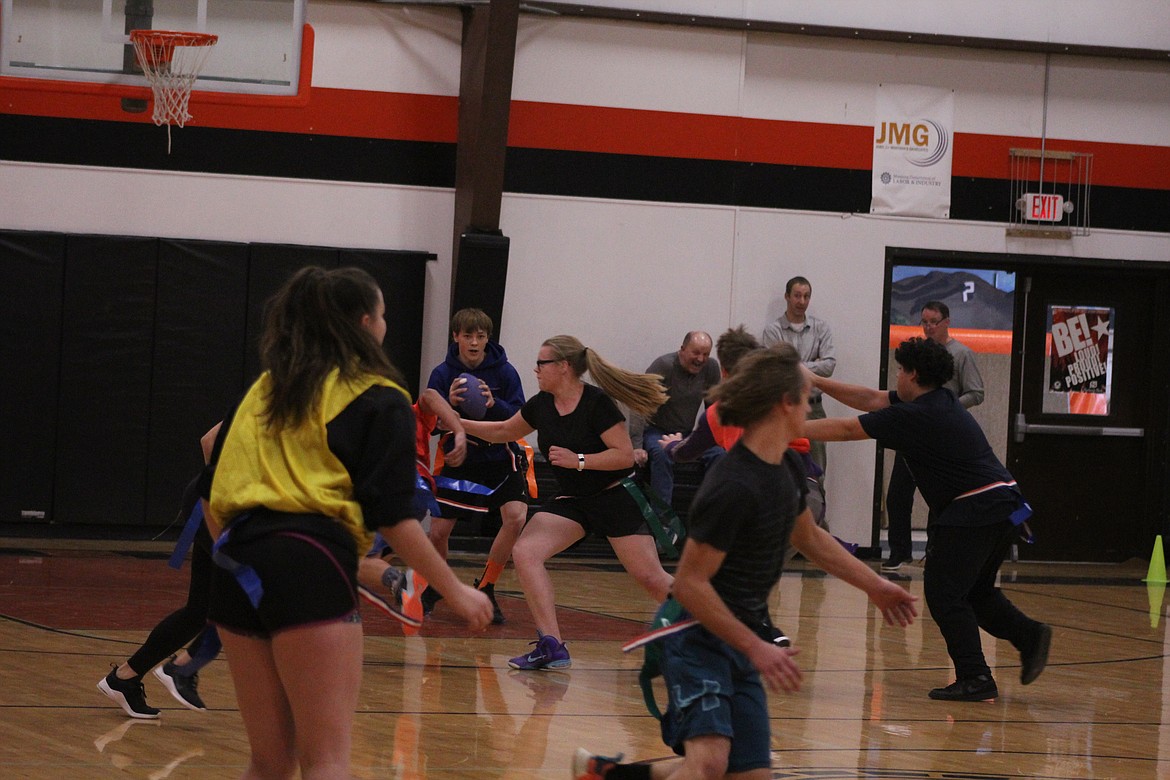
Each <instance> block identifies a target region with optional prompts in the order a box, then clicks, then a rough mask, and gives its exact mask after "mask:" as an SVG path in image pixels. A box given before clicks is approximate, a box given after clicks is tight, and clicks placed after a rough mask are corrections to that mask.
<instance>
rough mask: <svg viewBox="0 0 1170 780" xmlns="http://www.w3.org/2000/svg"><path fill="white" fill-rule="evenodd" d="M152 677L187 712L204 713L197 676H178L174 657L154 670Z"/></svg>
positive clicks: (204, 708)
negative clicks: (156, 679)
mask: <svg viewBox="0 0 1170 780" xmlns="http://www.w3.org/2000/svg"><path fill="white" fill-rule="evenodd" d="M154 676H155V677H157V678H158V679H159V681H160V682H161V683H162V684H163V687H165V688H166V689H167V690H168V691H170V694H171V696H174V697H175V699H176V700H177V701H178V702H179V704H182V705H183V706H184V707H186V708H187V709H189V710H198V711H199V712H204V711H205V710H206V709H207V705H206V704H204V703H203V699H201V698H199V674H198V672H197V673H195V674H180V673H179V670H178V667H176V666H175V657H174V656H173V655H172V656H171V660H169V661H167V662H166V663H165V664H163V665H162V666H156V667H155V668H154Z"/></svg>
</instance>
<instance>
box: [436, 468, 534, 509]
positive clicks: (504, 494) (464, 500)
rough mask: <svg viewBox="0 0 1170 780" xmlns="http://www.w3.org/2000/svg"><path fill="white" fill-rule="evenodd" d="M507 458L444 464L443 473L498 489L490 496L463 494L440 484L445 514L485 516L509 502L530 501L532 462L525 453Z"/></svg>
mask: <svg viewBox="0 0 1170 780" xmlns="http://www.w3.org/2000/svg"><path fill="white" fill-rule="evenodd" d="M512 454H513V457H511V458H507V459H505V460H490V461H484V462H481V463H471V464H467V465H463V466H444V467H443V470H442V471H441V472H440V474H441V476H444V477H448V478H450V479H457V480H464V481H467V482H475V483H476V484H479V485H483V486H484V487H486V488H488V489H494V492H493V493H492V494H491V495H490V496H474V495H461V494H459V493H458V492H456V491H451V490H447V489H444V488H443V487H442V486H440V487H439V490H438V494H437V498H438V501H439V508H440V510H441V511H442V512H443V517H446V518H452V519H460V518H467V517H482V516H483V514H484V513H485V512H487V511H489V510H491V509H499V508H500V507H502V506H503V505H504V504H507V503H508V502H509V501H523V502H525V503H527V502H528V461H527V458H525V457H524V456H523V455H520V456H517V455H516V454H515V453H514V452H513V453H512Z"/></svg>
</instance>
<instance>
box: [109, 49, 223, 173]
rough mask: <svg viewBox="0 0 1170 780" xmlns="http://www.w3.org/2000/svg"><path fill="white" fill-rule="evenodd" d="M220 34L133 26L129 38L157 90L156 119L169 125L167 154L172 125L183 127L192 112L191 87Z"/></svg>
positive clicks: (155, 121) (152, 85) (154, 89)
mask: <svg viewBox="0 0 1170 780" xmlns="http://www.w3.org/2000/svg"><path fill="white" fill-rule="evenodd" d="M218 40H219V36H218V35H208V34H207V33H192V32H171V31H169V30H131V31H130V42H131V43H133V44H134V53H135V54H137V55H138V64H139V65H140V66H142V73H143V75H144V76H146V80H147V81H149V82H150V90H151V92H153V93H154V114H153V118H154V123H155V124H156V125H161V124H166V126H167V154H170V152H171V125H172V124H175V125H178V126H179V127H182V126H183V125H184V124H185V123H186V122H187V120H188V119H190V118H191V114H190V113H189V112H188V111H187V101H188V100H190V98H191V88H192V87H193V86H195V79H196V78H197V77H198V76H199V71H201V70H203V63H205V62H207V55H208V54H210V53H211V47H212V46H214V45H215V44H216V41H218Z"/></svg>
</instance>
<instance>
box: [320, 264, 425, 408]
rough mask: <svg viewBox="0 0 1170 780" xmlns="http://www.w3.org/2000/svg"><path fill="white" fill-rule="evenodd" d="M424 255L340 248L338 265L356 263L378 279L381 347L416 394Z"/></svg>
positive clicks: (420, 345) (421, 317) (419, 359)
mask: <svg viewBox="0 0 1170 780" xmlns="http://www.w3.org/2000/svg"><path fill="white" fill-rule="evenodd" d="M426 261H427V256H426V255H423V254H420V253H418V252H382V251H366V250H355V249H342V250H341V252H340V255H339V257H338V265H341V266H351V265H352V266H356V267H358V268H361V269H362V270H363V271H366V272H368V273H369V274H370V275H371V276H373V277H374V278H375V279H377V280H378V286H379V287H381V288H382V296H383V297H384V298H385V299H386V340H385V341H383V342H382V346H383V347H384V348H385V350H386V354H387V355H389V357H390V360H391V362H393V363H394V365H395V366H397V367H398V370H399V371H401V372H402V374H403V376H405V377H406V389H407V390H408V391H410V394H411V395H412V396H414V397H416V398H417V397H418V393H419V363H420V362H421V361H422V324H423V296H422V295H420V294H419V291H420V290H423V289H424V287H425V285H426V274H427V268H426Z"/></svg>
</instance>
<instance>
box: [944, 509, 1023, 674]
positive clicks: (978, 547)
mask: <svg viewBox="0 0 1170 780" xmlns="http://www.w3.org/2000/svg"><path fill="white" fill-rule="evenodd" d="M1016 535H1017V534H1016V527H1015V526H1014V525H1012V523H1011V521H1010V520H1004V521H1002V522H998V523H994V524H992V525H984V526H977V527H974V528H972V527H967V526H953V525H935V526H933V527H932V528H931V532H930V538H929V540H928V542H927V548H926V570H925V574H924V579H923V584H924V586H925V592H926V605H927V607H929V608H930V615H931V617H932V618H934V622H935V623H936V624H937V625H938V628H939V631H941V632H942V635H943V639H944V640H946V644H947V654H948V655H950V657H951V661H952V663H954V665H955V677H956V678H957V679H960V680H964V679H968V678H970V677H977V676H979V675H981V674H988V675H989V674H991V670H990V669H989V668H988V666H987V661H986V660H985V659H984V657H983V647H982V645H981V644H980V640H979V629H983V630H984V631H986V632H987V633H989V634H991V635H992V636H993V637H995V638H997V639H1006V640H1007V641H1009V642H1011V643H1012V645H1014V646H1015V648H1016V649H1017V650H1021V651H1023V650H1026V649H1028V648H1029V647H1031V645H1032V643H1033V642H1034V641H1035V638H1036V634H1037V632H1038V631H1039V629H1040V624H1039V623H1037V622H1036V621H1035V620H1033V619H1032V618H1030V617H1028V616H1027V615H1025V614H1024V613H1023V612H1021V611H1020V610H1019V609H1017V608H1016V606H1015V605H1014V604H1012V602H1011V601H1009V600H1008V598H1007V596H1005V595H1003V592H1002V591H1001V590H1000V589H999V588H997V587H996V585H995V578H996V575H997V574H998V573H999V567H1000V565H1001V564H1002V563H1003V560H1004V558H1005V556H1006V555H1007V551H1008V548H1009V547H1010V546H1011V544H1012V540H1014V539H1015V538H1016Z"/></svg>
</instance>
